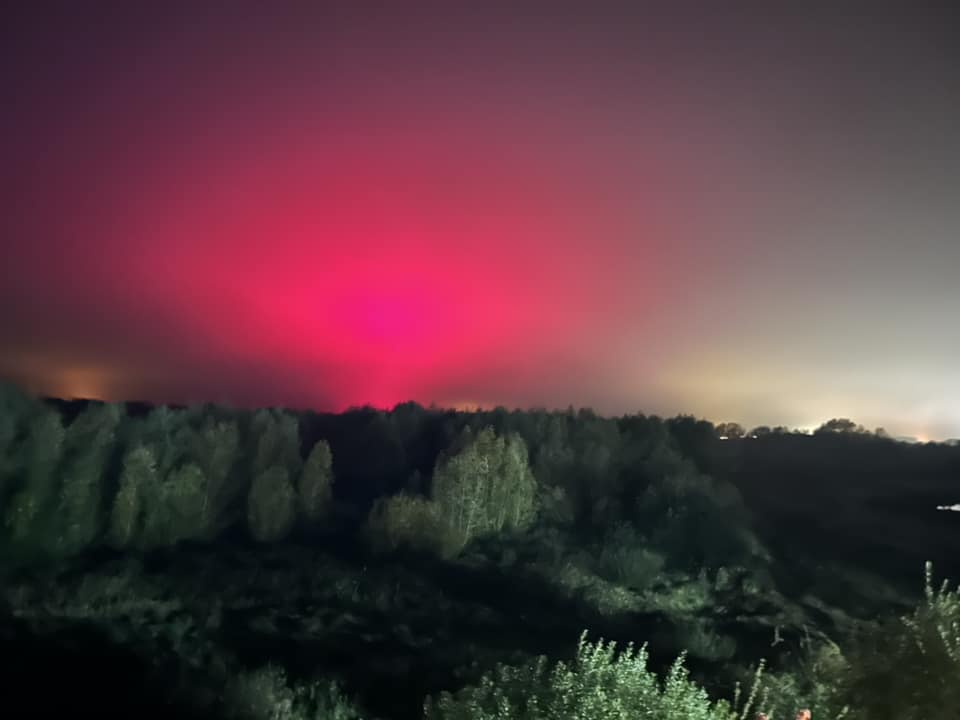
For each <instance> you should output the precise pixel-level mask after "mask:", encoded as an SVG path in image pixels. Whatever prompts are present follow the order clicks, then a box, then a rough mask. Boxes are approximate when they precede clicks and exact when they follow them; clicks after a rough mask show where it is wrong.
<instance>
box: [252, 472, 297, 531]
mask: <svg viewBox="0 0 960 720" xmlns="http://www.w3.org/2000/svg"><path fill="white" fill-rule="evenodd" d="M296 510H297V495H296V493H295V492H294V489H293V485H291V484H290V479H289V476H288V475H287V469H286V468H285V467H279V466H273V467H270V468H267V469H266V470H264V471H263V472H261V473H260V474H259V475H257V476H256V477H255V478H254V479H253V485H252V486H251V488H250V495H249V497H248V499H247V521H248V523H249V527H250V534H251V535H253V537H254V538H255V539H256V540H259V541H260V542H277V541H278V540H282V539H283V538H285V537H286V536H287V535H288V534H289V533H290V531H291V530H292V529H293V521H294V518H295V517H296Z"/></svg>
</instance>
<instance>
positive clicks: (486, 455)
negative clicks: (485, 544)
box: [431, 427, 537, 548]
mask: <svg viewBox="0 0 960 720" xmlns="http://www.w3.org/2000/svg"><path fill="white" fill-rule="evenodd" d="M460 444H461V446H462V448H461V449H460V451H459V452H457V453H456V454H454V455H453V456H451V457H449V458H441V460H440V461H438V463H437V467H436V469H435V470H434V473H433V485H432V491H431V497H432V498H433V500H434V502H436V503H437V506H438V511H439V513H440V516H441V517H442V518H443V519H444V522H446V523H447V524H448V526H449V530H450V536H451V541H452V542H453V543H455V545H456V546H457V547H459V548H462V547H463V546H464V545H466V544H467V543H468V542H470V540H472V539H474V538H475V537H478V536H480V535H484V534H486V533H493V532H500V531H502V530H511V529H518V528H524V527H526V526H527V525H529V524H530V522H531V521H532V520H533V517H534V515H535V509H536V504H535V503H536V496H537V485H536V481H535V480H534V477H533V473H532V472H531V471H530V468H529V465H528V461H527V448H526V445H525V443H524V442H523V440H522V439H521V438H520V437H519V436H517V435H509V436H507V437H502V436H500V437H498V436H497V434H496V433H495V432H494V430H493V428H490V427H488V428H484V429H483V430H481V431H480V432H479V433H478V434H477V435H476V436H473V435H472V433H470V431H469V430H468V431H465V433H464V435H463V436H462V437H461V439H460Z"/></svg>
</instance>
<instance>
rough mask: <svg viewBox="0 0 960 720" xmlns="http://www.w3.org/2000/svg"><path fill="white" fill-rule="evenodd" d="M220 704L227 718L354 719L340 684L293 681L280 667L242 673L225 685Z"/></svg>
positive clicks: (270, 719) (354, 715) (235, 719)
mask: <svg viewBox="0 0 960 720" xmlns="http://www.w3.org/2000/svg"><path fill="white" fill-rule="evenodd" d="M223 705H224V710H225V711H226V714H227V717H229V718H231V720H358V719H359V718H360V713H359V711H358V710H357V708H356V707H355V706H354V705H353V704H352V703H351V702H350V701H349V700H348V699H347V698H346V697H345V696H344V695H343V693H342V691H341V690H340V687H339V686H338V685H337V684H336V683H333V682H330V681H326V680H319V681H315V682H313V683H310V684H304V685H293V686H291V684H290V682H289V681H288V680H287V676H286V673H285V672H284V671H283V669H282V668H278V667H273V666H267V667H265V668H261V669H260V670H255V671H253V672H249V673H242V674H240V675H238V676H237V677H235V678H233V679H232V680H231V681H230V682H229V683H228V684H227V687H226V688H225V691H224V695H223Z"/></svg>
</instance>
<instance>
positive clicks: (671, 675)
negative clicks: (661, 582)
mask: <svg viewBox="0 0 960 720" xmlns="http://www.w3.org/2000/svg"><path fill="white" fill-rule="evenodd" d="M647 660H648V657H647V649H646V646H643V647H640V648H639V649H634V648H633V647H632V646H631V645H627V647H626V648H624V649H623V650H622V651H620V652H619V653H618V652H617V647H616V645H615V644H614V643H613V642H610V643H605V642H603V641H602V640H601V641H598V642H596V643H590V642H587V638H586V633H584V634H583V635H582V636H581V638H580V644H579V646H578V648H577V655H576V658H575V659H574V660H573V661H572V662H571V663H569V664H567V663H564V662H558V663H556V664H554V665H551V664H550V663H549V662H548V661H547V659H546V658H545V657H542V656H541V657H540V658H538V659H537V660H536V661H535V662H533V663H531V664H529V665H525V666H522V667H509V666H505V665H500V666H498V667H497V668H496V669H495V670H494V671H493V672H492V673H490V674H488V675H485V676H484V677H483V678H482V679H481V681H480V684H479V685H477V686H475V687H467V688H464V689H462V690H460V691H459V692H457V693H455V694H450V693H443V694H441V695H440V697H439V698H437V699H436V700H432V699H428V700H427V702H426V703H425V707H424V713H425V717H426V718H427V720H507V718H510V719H511V720H561V719H562V720H566V719H567V718H570V719H571V720H572V719H573V718H577V720H635V719H636V718H651V719H652V718H656V719H657V720H730V716H731V709H730V706H729V704H728V703H726V702H723V701H721V702H718V703H713V702H711V700H710V698H709V697H708V696H707V693H706V691H705V690H704V689H703V688H701V687H699V686H698V685H696V684H695V683H693V682H692V681H691V680H690V679H689V678H688V674H687V670H686V668H685V667H684V664H683V657H682V656H681V657H680V658H679V659H678V660H677V661H676V662H675V663H674V664H673V666H672V667H671V668H670V670H669V671H668V672H667V674H666V677H665V678H664V679H663V680H662V681H661V680H660V679H659V678H658V677H657V676H656V675H655V674H654V673H653V672H652V671H651V670H649V669H648V668H647Z"/></svg>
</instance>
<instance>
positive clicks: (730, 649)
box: [677, 618, 737, 662]
mask: <svg viewBox="0 0 960 720" xmlns="http://www.w3.org/2000/svg"><path fill="white" fill-rule="evenodd" d="M677 644H678V645H679V647H682V648H683V649H684V652H686V653H687V654H688V655H690V657H694V658H697V659H698V660H707V661H709V662H719V661H722V660H730V659H731V658H732V657H733V656H734V654H735V653H736V651H737V641H736V640H735V639H734V638H732V637H730V636H729V635H722V634H720V633H718V632H717V631H716V630H714V628H713V627H712V624H711V622H710V620H708V619H706V618H693V619H690V620H687V621H684V622H682V623H681V624H680V628H679V631H678V643H677Z"/></svg>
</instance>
